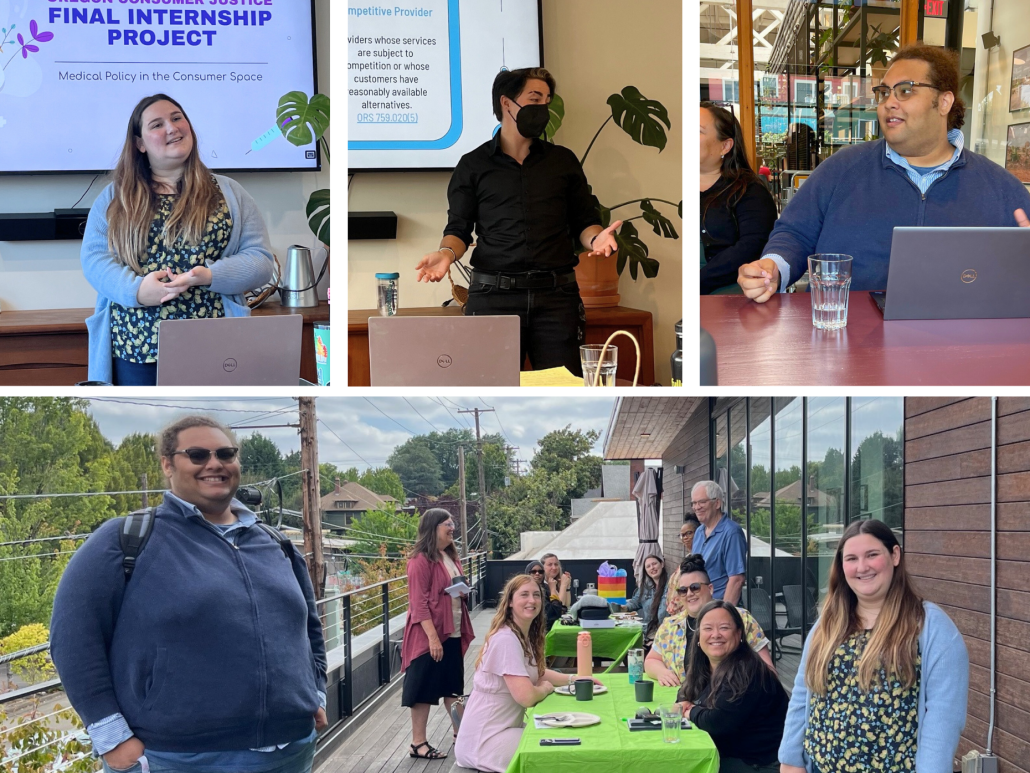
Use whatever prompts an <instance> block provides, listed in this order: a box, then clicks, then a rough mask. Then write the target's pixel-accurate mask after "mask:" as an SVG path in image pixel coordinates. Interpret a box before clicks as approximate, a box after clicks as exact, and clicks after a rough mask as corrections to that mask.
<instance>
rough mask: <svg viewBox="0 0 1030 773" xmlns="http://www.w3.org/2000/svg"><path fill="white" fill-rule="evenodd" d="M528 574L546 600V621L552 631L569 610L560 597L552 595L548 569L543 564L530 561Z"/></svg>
mask: <svg viewBox="0 0 1030 773" xmlns="http://www.w3.org/2000/svg"><path fill="white" fill-rule="evenodd" d="M526 574H528V575H529V576H530V577H532V578H533V579H534V580H536V581H537V582H538V583H539V584H540V596H541V598H543V600H544V619H545V620H546V622H547V630H548V631H550V630H551V627H552V626H553V625H554V624H555V623H556V622H558V620H559V618H561V616H562V615H564V614H565V613H566V612H567V611H568V610H569V608H568V606H566V605H565V604H563V603H562V600H561V596H560V595H558V594H555V593H551V584H550V583H549V582H548V581H547V568H546V567H545V566H544V564H543V563H542V562H540V561H530V562H529V563H528V564H526ZM545 633H546V631H545Z"/></svg>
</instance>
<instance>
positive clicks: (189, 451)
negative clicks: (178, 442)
mask: <svg viewBox="0 0 1030 773" xmlns="http://www.w3.org/2000/svg"><path fill="white" fill-rule="evenodd" d="M239 452H240V449H238V448H235V447H233V446H226V447H225V448H216V449H215V450H214V451H212V450H211V449H210V448H184V449H182V450H181V451H172V456H175V455H176V454H185V455H186V456H188V457H189V459H190V461H191V462H193V463H194V464H198V465H199V464H207V460H208V459H210V458H211V454H212V453H213V454H214V455H215V457H217V459H218V461H220V462H231V461H232V460H233V459H235V458H236V455H237V454H239Z"/></svg>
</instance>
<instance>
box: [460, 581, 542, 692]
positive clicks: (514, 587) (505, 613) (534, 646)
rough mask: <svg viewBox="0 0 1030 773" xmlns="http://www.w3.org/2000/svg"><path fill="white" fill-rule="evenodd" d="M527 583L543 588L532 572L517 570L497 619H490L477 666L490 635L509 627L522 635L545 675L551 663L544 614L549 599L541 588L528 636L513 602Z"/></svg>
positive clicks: (524, 648) (522, 641) (506, 588)
mask: <svg viewBox="0 0 1030 773" xmlns="http://www.w3.org/2000/svg"><path fill="white" fill-rule="evenodd" d="M527 583H529V584H531V585H533V586H534V587H535V588H536V589H537V590H538V591H539V590H540V584H539V583H538V582H537V581H536V580H534V579H533V578H532V577H530V576H529V575H528V574H516V575H515V576H514V577H512V578H511V579H510V580H508V582H507V584H506V585H505V586H504V590H503V591H502V592H501V600H500V601H498V602H497V611H496V612H495V613H494V619H493V620H491V621H490V630H489V632H488V633H487V634H486V638H485V639H484V640H483V648H482V649H481V650H480V651H479V657H478V658H476V666H475V667H476V668H479V664H480V663H481V662H482V661H483V655H485V654H486V648H487V647H489V646H490V638H491V637H492V636H493V635H494V634H495V633H497V632H498V631H499V630H501V629H502V628H509V629H510V630H511V631H512V633H514V634H515V636H516V637H517V638H518V640H519V644H521V645H522V652H523V654H524V655H525V656H526V657H527V658H529V660H530V662H531V663H532V664H533V665H534V666H536V670H537V674H538V675H539V676H543V675H544V671H545V670H546V668H547V664H546V662H545V661H544V639H545V638H546V637H547V615H545V614H544V602H545V601H546V599H545V598H543V592H541V598H540V608H539V609H538V610H537V612H536V617H534V618H533V622H532V623H530V624H529V635H528V636H527V635H526V634H524V633H522V629H521V628H519V624H518V623H516V622H515V620H514V619H513V618H512V613H511V603H512V600H513V599H514V598H515V594H516V593H517V592H518V590H519V588H521V587H522V586H523V585H525V584H527Z"/></svg>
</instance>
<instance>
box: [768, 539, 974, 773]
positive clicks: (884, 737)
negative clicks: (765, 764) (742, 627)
mask: <svg viewBox="0 0 1030 773" xmlns="http://www.w3.org/2000/svg"><path fill="white" fill-rule="evenodd" d="M968 689H969V655H968V654H967V652H966V645H965V643H964V642H963V640H962V635H961V634H960V633H959V631H958V628H956V627H955V624H954V623H953V622H951V619H950V618H949V617H948V616H947V615H946V614H945V613H944V612H943V611H942V610H941V609H940V607H938V606H936V605H935V604H931V603H930V602H927V601H923V600H922V599H921V598H920V597H919V595H918V594H917V593H916V592H915V590H914V589H913V588H912V586H911V584H910V580H909V577H908V574H907V572H906V570H905V558H904V554H903V553H902V551H901V546H900V545H899V544H898V541H897V539H896V538H895V536H894V533H893V532H892V531H891V530H890V529H889V528H888V527H887V526H886V525H885V524H883V523H882V522H880V521H877V520H864V521H856V522H855V523H853V524H851V526H849V527H848V528H847V530H845V532H844V535H843V536H842V537H841V540H840V544H839V545H838V546H837V553H836V555H835V556H834V560H833V566H832V567H831V569H830V587H829V593H828V594H827V597H826V601H825V602H824V604H823V610H822V614H821V615H820V618H819V622H818V623H817V624H816V625H815V626H814V627H813V628H812V632H811V633H810V634H809V637H808V640H807V641H806V642H805V648H804V652H803V654H802V656H801V665H800V667H799V669H798V673H797V677H796V679H795V680H794V692H793V693H792V695H791V698H790V708H789V710H788V713H787V722H786V726H785V728H784V732H783V742H782V743H781V744H780V752H779V757H780V771H781V773H805V772H806V771H807V773H850V771H862V772H863V773H895V772H896V771H915V772H916V773H951V770H952V760H953V758H954V755H955V751H956V749H957V748H958V741H959V734H960V733H961V731H962V728H963V727H964V726H965V723H966V695H967V692H968Z"/></svg>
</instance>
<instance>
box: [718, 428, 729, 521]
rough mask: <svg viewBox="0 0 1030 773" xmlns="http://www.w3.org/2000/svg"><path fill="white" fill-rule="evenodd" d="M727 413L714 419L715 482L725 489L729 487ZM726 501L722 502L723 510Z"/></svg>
mask: <svg viewBox="0 0 1030 773" xmlns="http://www.w3.org/2000/svg"><path fill="white" fill-rule="evenodd" d="M727 419H728V415H727V414H725V413H724V414H723V415H722V416H720V417H718V418H717V419H716V420H715V482H716V483H718V484H719V485H720V486H722V490H723V491H726V489H727V488H728V487H729V486H728V485H727V484H728V482H729V481H728V480H727V477H726V476H727V460H728V459H729V433H728V432H727V429H726V424H727ZM727 505H728V503H727V502H724V503H723V509H724V510H725V509H726V507H727Z"/></svg>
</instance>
